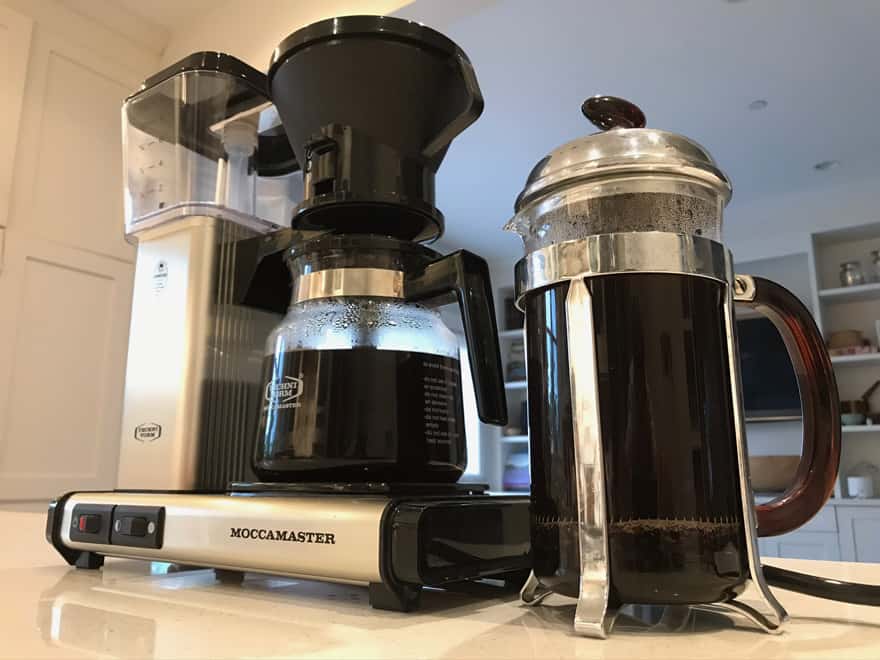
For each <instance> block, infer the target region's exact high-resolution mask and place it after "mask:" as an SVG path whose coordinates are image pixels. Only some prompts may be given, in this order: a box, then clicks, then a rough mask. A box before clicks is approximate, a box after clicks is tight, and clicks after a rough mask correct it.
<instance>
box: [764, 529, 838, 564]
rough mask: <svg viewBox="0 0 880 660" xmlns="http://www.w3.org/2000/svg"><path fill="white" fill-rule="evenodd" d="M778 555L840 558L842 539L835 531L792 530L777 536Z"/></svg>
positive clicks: (827, 558)
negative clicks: (840, 539)
mask: <svg viewBox="0 0 880 660" xmlns="http://www.w3.org/2000/svg"><path fill="white" fill-rule="evenodd" d="M777 544H778V547H779V554H778V555H777V556H778V557H790V558H792V559H826V560H830V561H839V560H840V541H839V539H838V536H837V534H836V533H833V532H791V533H790V534H783V535H782V536H779V537H777Z"/></svg>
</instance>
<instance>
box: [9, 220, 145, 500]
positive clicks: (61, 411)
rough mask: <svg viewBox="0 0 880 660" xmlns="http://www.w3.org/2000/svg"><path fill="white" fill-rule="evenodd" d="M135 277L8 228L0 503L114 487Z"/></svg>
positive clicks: (122, 267)
mask: <svg viewBox="0 0 880 660" xmlns="http://www.w3.org/2000/svg"><path fill="white" fill-rule="evenodd" d="M132 276H133V266H132V265H131V264H128V263H125V262H121V261H118V260H116V259H110V258H108V257H104V256H99V255H95V254H89V253H86V252H83V251H81V250H77V249H75V248H71V247H67V246H63V245H60V244H57V243H51V242H48V241H45V240H41V239H39V238H35V237H32V236H29V235H27V234H26V233H24V232H21V231H16V230H12V229H10V230H7V231H6V268H5V269H4V272H3V275H2V276H0V309H2V310H3V316H2V320H0V500H23V499H41V498H47V497H50V496H52V495H58V494H60V493H62V492H64V491H66V490H73V489H79V490H82V489H86V490H88V489H93V488H95V489H97V488H108V487H113V486H115V484H116V464H117V457H118V452H119V426H120V419H121V414H122V387H123V382H124V369H125V357H126V346H127V334H128V319H129V309H130V306H131V280H132ZM10 321H11V322H10Z"/></svg>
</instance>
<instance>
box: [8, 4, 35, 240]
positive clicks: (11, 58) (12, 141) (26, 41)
mask: <svg viewBox="0 0 880 660" xmlns="http://www.w3.org/2000/svg"><path fill="white" fill-rule="evenodd" d="M32 27H33V22H32V21H31V19H30V18H28V17H27V16H23V15H21V14H19V13H18V12H15V11H12V10H11V9H9V7H3V6H0V228H2V227H5V226H6V225H7V224H8V214H9V198H10V193H11V190H12V172H13V168H14V165H15V148H16V144H17V142H18V131H19V121H20V119H21V104H22V99H23V98H24V86H25V80H26V78H27V64H28V54H29V52H30V44H31V29H32ZM0 247H2V246H0ZM0 256H2V253H0Z"/></svg>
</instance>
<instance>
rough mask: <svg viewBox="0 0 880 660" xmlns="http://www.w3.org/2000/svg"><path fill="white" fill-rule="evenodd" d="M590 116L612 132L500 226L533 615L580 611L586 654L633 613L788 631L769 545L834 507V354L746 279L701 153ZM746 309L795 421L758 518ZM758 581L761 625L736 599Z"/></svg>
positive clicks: (780, 297) (610, 113)
mask: <svg viewBox="0 0 880 660" xmlns="http://www.w3.org/2000/svg"><path fill="white" fill-rule="evenodd" d="M583 111H584V113H585V114H586V115H587V116H588V117H589V118H590V119H591V120H592V121H593V122H594V123H595V124H596V125H597V126H599V127H600V128H603V129H605V132H602V133H598V134H596V135H592V136H589V137H586V138H583V139H581V140H575V141H574V142H571V143H569V144H567V145H563V146H562V147H560V148H559V149H557V150H556V151H554V152H552V153H551V154H550V155H549V156H548V157H546V158H545V159H543V160H542V161H541V162H540V163H539V164H538V165H537V166H536V168H535V169H534V170H533V171H532V173H531V175H530V177H529V180H528V183H527V185H526V188H525V190H524V191H523V193H522V194H521V195H520V197H519V198H518V200H517V205H516V211H517V215H516V216H515V217H514V219H513V220H512V221H511V222H510V223H509V224H508V226H507V228H508V229H512V230H514V231H517V232H519V233H520V235H521V236H522V237H523V239H524V242H525V244H526V251H527V254H526V256H525V258H524V259H522V260H521V261H520V262H519V263H518V264H517V267H516V287H517V299H518V305H519V306H520V308H521V309H523V311H524V312H525V315H526V340H527V351H526V352H527V356H528V388H529V419H530V442H531V472H532V495H531V497H532V503H531V515H532V520H531V535H532V557H533V573H532V577H531V578H530V580H529V582H528V583H527V585H526V586H525V587H524V589H523V592H522V599H523V601H524V602H526V603H537V602H539V601H540V600H541V599H542V598H543V597H544V596H546V595H548V594H549V593H552V592H556V593H559V594H563V595H567V596H572V597H575V598H577V599H578V605H577V610H576V615H575V629H576V631H577V632H579V633H581V634H585V635H589V636H594V637H605V636H606V634H607V633H608V631H609V630H610V628H611V626H612V624H613V621H614V618H615V615H616V612H617V610H618V609H619V608H620V607H622V606H624V605H627V604H648V605H664V606H704V607H712V608H727V609H729V610H734V611H737V612H739V613H741V614H745V615H746V616H748V617H750V618H751V619H752V620H753V621H754V622H756V623H757V624H758V625H760V626H761V627H762V628H763V629H764V630H767V631H776V630H779V627H780V626H781V625H782V623H783V622H784V621H785V619H786V613H785V610H784V609H783V608H782V606H781V605H780V604H779V603H778V601H777V600H776V599H775V597H774V596H773V594H772V593H771V592H770V590H769V588H768V586H767V580H765V574H766V575H767V576H768V579H769V577H770V576H771V574H772V579H773V580H774V583H775V584H779V585H780V586H786V587H787V588H792V587H791V586H790V585H791V580H790V579H789V580H786V579H785V577H784V576H783V577H780V575H779V572H778V569H771V568H767V569H763V568H762V566H761V564H760V560H759V556H758V547H757V537H758V535H773V534H781V533H784V532H786V531H789V530H791V529H794V528H796V527H798V526H800V525H802V524H804V523H805V522H806V521H807V520H809V518H811V517H812V516H813V515H814V514H815V513H816V512H817V511H818V510H819V509H820V508H821V507H822V505H823V504H824V502H825V501H826V500H827V498H828V496H829V495H830V493H831V490H832V488H833V484H834V480H835V478H836V474H837V467H838V463H839V457H840V426H839V415H838V414H837V407H838V400H837V388H836V383H835V380H834V374H833V371H832V368H831V364H830V360H829V358H828V355H827V352H826V350H825V347H824V342H823V340H822V337H821V335H820V334H819V332H818V330H817V328H816V326H815V323H814V322H813V321H812V317H811V316H810V314H809V312H808V311H807V310H806V308H805V307H804V306H803V305H802V304H801V303H800V302H799V301H798V300H797V299H796V298H795V297H794V296H793V295H792V294H791V293H789V292H788V291H786V290H785V289H783V288H782V287H780V286H779V285H777V284H774V283H773V282H770V281H767V280H764V279H761V278H756V277H750V276H747V275H734V273H733V268H732V259H731V255H730V253H729V252H728V251H727V250H726V249H725V248H724V246H723V245H722V244H721V243H720V236H721V216H722V209H723V207H724V206H725V204H726V203H727V201H728V199H729V197H730V191H731V189H730V184H729V182H728V180H727V178H726V177H725V176H724V175H723V173H721V172H720V170H718V169H717V167H716V166H715V164H714V162H713V161H712V159H711V157H710V156H709V154H708V153H706V152H705V151H704V150H703V149H702V148H701V147H699V145H697V144H695V143H694V142H692V141H690V140H688V139H686V138H684V137H682V136H678V135H675V134H672V133H666V132H663V131H656V130H651V129H645V128H643V126H644V116H643V115H642V114H641V111H639V110H638V108H636V107H635V106H632V105H631V104H628V103H626V102H624V101H622V100H620V99H614V98H612V97H595V98H592V99H588V101H587V102H586V103H585V104H584V108H583ZM737 303H742V304H746V305H749V306H751V307H753V308H755V309H757V310H759V311H761V312H763V313H765V314H766V315H767V316H769V317H770V318H771V320H772V321H773V322H774V324H775V325H776V326H777V328H778V329H779V331H780V333H781V335H782V337H783V339H784V340H785V343H786V346H787V348H788V349H789V352H790V355H791V358H792V361H793V363H794V365H795V371H796V373H797V376H798V384H799V388H800V392H801V399H802V408H803V419H804V445H803V457H802V459H801V464H800V467H799V469H798V472H797V475H796V479H795V481H796V483H795V484H793V485H792V486H791V487H790V488H789V490H788V491H787V492H786V493H785V494H784V495H783V496H782V497H781V498H779V499H778V500H776V501H774V502H771V503H768V504H765V505H761V506H759V507H758V508H757V510H756V509H755V508H754V506H753V497H752V492H751V488H750V485H749V476H748V462H747V449H746V443H745V435H744V430H745V428H744V418H743V407H742V396H741V391H740V377H739V359H738V355H737V344H736V324H735V316H734V305H735V304H737ZM789 577H790V576H789ZM799 577H801V578H804V579H806V580H808V581H809V580H810V579H812V580H815V581H817V582H818V581H819V579H818V578H811V577H810V576H799ZM749 580H751V581H753V582H754V584H755V586H756V588H757V589H756V591H757V595H758V597H759V598H760V599H761V600H762V601H763V603H764V607H763V608H753V607H751V606H750V605H749V604H747V603H745V602H742V601H740V600H738V598H737V597H738V596H739V595H740V594H741V593H742V592H743V590H744V589H745V587H746V584H747V582H748V581H749ZM800 586H801V588H800V589H796V590H802V591H805V592H808V593H816V592H817V591H819V590H818V589H815V588H814V589H813V590H812V591H811V590H810V588H809V585H807V587H804V586H803V584H801V585H800ZM813 586H814V587H815V584H814V585H813ZM825 586H827V585H825Z"/></svg>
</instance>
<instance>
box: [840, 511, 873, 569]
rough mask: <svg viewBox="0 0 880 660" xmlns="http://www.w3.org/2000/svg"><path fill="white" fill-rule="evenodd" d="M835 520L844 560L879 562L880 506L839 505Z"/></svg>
mask: <svg viewBox="0 0 880 660" xmlns="http://www.w3.org/2000/svg"><path fill="white" fill-rule="evenodd" d="M837 520H838V523H839V524H840V550H841V556H842V558H843V559H844V561H865V562H880V507H875V506H839V507H837Z"/></svg>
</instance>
